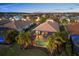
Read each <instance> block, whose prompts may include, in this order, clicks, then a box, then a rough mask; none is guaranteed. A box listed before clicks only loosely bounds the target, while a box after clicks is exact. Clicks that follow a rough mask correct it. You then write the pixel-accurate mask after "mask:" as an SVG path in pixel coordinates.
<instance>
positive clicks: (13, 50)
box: [0, 45, 48, 56]
mask: <svg viewBox="0 0 79 59" xmlns="http://www.w3.org/2000/svg"><path fill="white" fill-rule="evenodd" d="M1 47H3V48H1ZM47 55H48V54H47V53H46V52H45V51H43V50H41V49H39V48H29V49H21V48H19V46H17V45H13V46H10V47H7V46H6V45H5V46H4V45H0V56H47Z"/></svg>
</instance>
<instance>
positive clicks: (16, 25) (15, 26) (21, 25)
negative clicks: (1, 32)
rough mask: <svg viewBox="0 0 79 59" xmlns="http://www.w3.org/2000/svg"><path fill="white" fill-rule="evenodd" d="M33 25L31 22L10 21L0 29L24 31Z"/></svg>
mask: <svg viewBox="0 0 79 59" xmlns="http://www.w3.org/2000/svg"><path fill="white" fill-rule="evenodd" d="M31 23H32V22H31V21H23V20H15V21H10V22H8V23H5V24H3V25H2V26H0V27H6V28H10V29H15V30H17V29H22V28H24V27H25V26H27V25H29V24H31Z"/></svg>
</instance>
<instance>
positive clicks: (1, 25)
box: [0, 19, 33, 43]
mask: <svg viewBox="0 0 79 59" xmlns="http://www.w3.org/2000/svg"><path fill="white" fill-rule="evenodd" d="M32 25H33V23H32V22H31V21H29V20H24V19H23V20H15V19H12V20H1V21H0V43H1V42H3V41H4V39H5V37H6V31H8V30H17V31H23V30H24V29H28V28H29V27H30V26H32ZM3 38H4V39H3Z"/></svg>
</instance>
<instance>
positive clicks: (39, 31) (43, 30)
mask: <svg viewBox="0 0 79 59" xmlns="http://www.w3.org/2000/svg"><path fill="white" fill-rule="evenodd" d="M33 31H34V35H35V38H34V39H35V40H34V42H33V45H38V46H43V47H46V45H47V41H48V36H50V35H51V34H52V33H54V32H59V31H60V30H59V24H58V23H57V22H56V21H54V20H52V19H47V21H46V22H44V23H42V24H40V25H38V26H37V27H36V28H34V29H33Z"/></svg>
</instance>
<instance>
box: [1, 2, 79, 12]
mask: <svg viewBox="0 0 79 59" xmlns="http://www.w3.org/2000/svg"><path fill="white" fill-rule="evenodd" d="M0 12H28V13H31V12H79V4H77V3H0Z"/></svg>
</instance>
